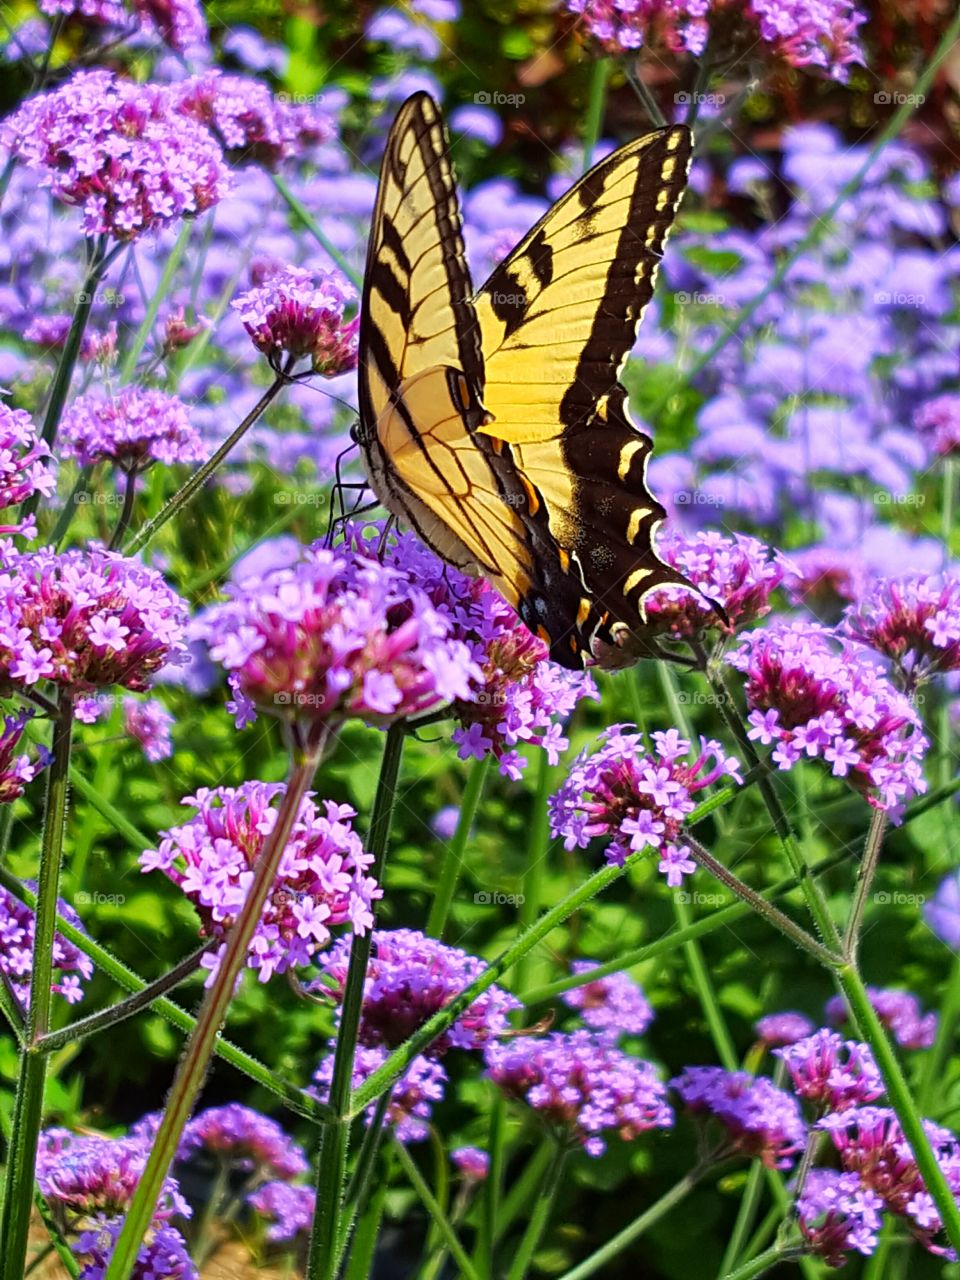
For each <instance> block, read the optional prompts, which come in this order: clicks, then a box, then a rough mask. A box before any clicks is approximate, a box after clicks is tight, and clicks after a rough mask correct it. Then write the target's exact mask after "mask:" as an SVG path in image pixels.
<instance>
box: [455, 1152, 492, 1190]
mask: <svg viewBox="0 0 960 1280" xmlns="http://www.w3.org/2000/svg"><path fill="white" fill-rule="evenodd" d="M450 1159H451V1160H452V1161H453V1163H454V1165H455V1166H456V1168H457V1170H458V1171H459V1173H460V1176H461V1177H462V1178H463V1180H464V1181H465V1182H469V1183H477V1182H483V1181H484V1180H485V1179H486V1178H487V1177H488V1175H489V1173H490V1154H489V1152H487V1151H481V1149H480V1148H479V1147H454V1149H453V1150H452V1151H451V1152H450Z"/></svg>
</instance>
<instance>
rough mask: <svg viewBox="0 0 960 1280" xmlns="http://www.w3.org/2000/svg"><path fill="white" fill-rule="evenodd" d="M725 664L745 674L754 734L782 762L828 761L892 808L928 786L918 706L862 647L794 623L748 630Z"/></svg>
mask: <svg viewBox="0 0 960 1280" xmlns="http://www.w3.org/2000/svg"><path fill="white" fill-rule="evenodd" d="M727 661H728V662H729V663H730V665H731V666H733V667H735V668H736V669H737V670H738V671H741V672H742V673H743V674H744V676H745V678H746V693H747V701H748V703H749V705H750V708H751V710H750V715H749V723H750V730H749V736H750V737H751V738H753V739H754V740H756V741H758V742H761V743H763V744H764V745H771V744H772V745H773V748H774V750H773V759H774V761H775V762H776V764H777V766H778V767H779V768H780V769H790V768H792V767H793V765H795V764H796V763H797V761H798V760H801V759H803V758H805V757H806V758H808V759H816V758H819V759H822V760H824V761H825V762H826V763H827V764H828V765H830V768H831V772H832V773H833V774H834V776H836V777H838V778H845V779H846V780H847V781H848V782H849V783H850V784H851V786H853V787H855V788H856V789H857V790H858V791H860V792H861V793H862V794H863V795H864V796H865V797H866V798H867V800H868V801H869V802H870V804H871V805H873V806H874V807H875V808H879V809H886V810H889V811H891V812H892V813H893V814H894V815H896V814H897V813H898V811H899V809H900V808H901V807H902V805H903V804H904V802H905V801H907V800H909V799H910V798H911V796H914V795H917V794H918V793H920V792H922V791H924V790H925V789H926V782H925V780H924V777H923V772H922V764H921V762H922V760H923V755H924V752H925V750H926V748H927V745H928V744H927V739H926V738H925V736H924V734H923V729H922V725H921V721H920V717H919V715H918V713H917V710H916V708H915V707H914V706H913V705H912V703H911V702H910V700H909V699H908V698H907V697H906V695H905V694H903V693H901V692H900V691H899V690H897V689H895V688H894V686H893V685H892V684H891V682H890V680H889V679H888V677H887V676H886V675H885V674H884V672H883V670H882V668H881V667H880V665H879V664H877V663H875V662H871V661H869V660H867V659H866V658H864V657H863V655H862V651H856V650H854V649H852V648H850V647H847V648H841V646H840V645H839V644H837V642H836V641H835V640H834V638H833V637H832V635H831V634H830V633H829V632H827V631H826V630H825V629H824V628H823V627H820V626H817V625H814V624H810V623H803V622H798V623H793V624H780V625H777V626H771V627H765V628H763V629H762V630H760V631H755V632H752V633H750V634H748V635H746V636H745V637H743V639H742V640H741V643H740V645H739V647H738V648H737V649H736V650H734V651H733V653H731V654H730V655H728V658H727Z"/></svg>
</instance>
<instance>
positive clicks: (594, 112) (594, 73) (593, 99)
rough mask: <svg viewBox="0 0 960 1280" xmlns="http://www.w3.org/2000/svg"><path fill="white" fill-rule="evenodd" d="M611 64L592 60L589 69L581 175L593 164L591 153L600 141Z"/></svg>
mask: <svg viewBox="0 0 960 1280" xmlns="http://www.w3.org/2000/svg"><path fill="white" fill-rule="evenodd" d="M612 69H613V62H612V60H611V59H610V58H594V60H593V66H592V67H591V69H590V96H589V98H588V99H587V115H586V119H585V120H584V125H583V157H582V159H581V161H580V172H581V174H583V173H586V172H587V170H588V169H589V168H590V167H591V166H592V164H593V153H594V151H595V150H596V147H597V143H598V141H599V140H600V133H601V130H602V129H603V113H604V109H605V107H606V105H607V85H608V84H609V83H610V72H611V70H612Z"/></svg>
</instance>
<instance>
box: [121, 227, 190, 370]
mask: <svg viewBox="0 0 960 1280" xmlns="http://www.w3.org/2000/svg"><path fill="white" fill-rule="evenodd" d="M195 225H196V224H195V223H194V221H193V219H192V218H185V219H184V220H183V223H182V224H181V227H180V234H179V235H178V236H177V238H176V241H175V242H174V245H173V248H172V249H171V250H170V254H169V256H168V257H167V260H166V262H165V263H164V265H163V274H162V275H161V276H160V281H159V283H158V285H157V287H156V289H155V290H154V292H153V294H152V295H151V298H150V301H149V302H148V303H147V309H146V311H145V312H144V316H143V320H142V321H141V322H140V328H139V329H138V330H137V332H136V333H135V334H134V338H133V342H132V343H131V344H130V350H129V351H128V352H127V354H126V356H125V357H124V360H123V364H121V366H120V373H119V381H120V385H121V386H123V385H125V384H126V383H128V382H129V381H130V379H131V378H132V377H133V375H134V372H135V371H136V367H137V361H138V360H139V359H140V356H141V354H142V353H143V348H144V347H145V346H146V345H147V339H148V338H149V337H150V334H151V333H152V332H153V326H154V325H155V324H156V321H157V315H158V314H159V311H160V305H161V303H162V302H163V300H164V298H166V296H167V294H168V293H169V292H170V286H171V285H172V284H173V277H174V276H175V275H176V273H177V269H178V267H179V266H180V263H181V261H182V259H183V255H184V252H185V251H186V248H187V241H188V240H189V239H190V236H191V233H192V232H193V229H194V226H195Z"/></svg>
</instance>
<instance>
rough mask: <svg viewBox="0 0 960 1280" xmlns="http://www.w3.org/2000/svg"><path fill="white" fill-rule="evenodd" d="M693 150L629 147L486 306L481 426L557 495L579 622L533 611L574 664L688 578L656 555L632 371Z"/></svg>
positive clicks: (656, 507)
mask: <svg viewBox="0 0 960 1280" xmlns="http://www.w3.org/2000/svg"><path fill="white" fill-rule="evenodd" d="M690 152H691V137H690V132H689V130H688V129H687V128H685V127H684V126H674V127H672V128H666V129H661V130H658V131H656V132H655V133H651V134H648V135H647V136H646V137H643V138H639V139H637V140H636V141H635V142H632V143H629V144H628V145H627V146H625V147H621V148H620V149H619V150H618V151H616V152H614V153H613V154H612V155H610V156H608V157H607V158H606V159H605V160H603V161H601V162H600V163H599V164H598V165H596V166H595V167H594V168H593V169H592V170H590V172H589V173H588V174H586V175H585V177H584V178H582V179H581V180H580V181H579V182H578V183H577V184H575V185H574V186H573V187H572V188H571V190H570V191H568V192H567V193H566V195H564V196H563V197H562V198H561V199H560V200H559V201H558V202H557V203H556V204H555V205H553V207H552V208H551V209H549V210H548V212H547V213H546V214H545V215H544V217H543V218H542V219H541V220H540V222H539V223H538V224H537V225H536V226H535V227H534V228H533V229H532V230H531V231H530V232H529V233H528V234H527V236H525V237H524V239H523V240H522V241H521V243H520V244H519V245H518V246H517V248H516V249H515V250H514V251H513V252H512V253H511V254H510V255H509V256H508V257H507V259H506V260H505V261H504V262H503V263H501V264H500V266H498V267H497V268H496V270H495V271H494V272H493V274H492V275H491V277H490V279H489V280H488V281H487V283H486V284H485V285H484V287H483V289H482V290H481V291H480V293H479V294H478V296H477V298H476V300H475V302H476V308H477V315H478V319H479V321H480V325H481V329H482V333H483V353H484V365H485V382H484V403H485V405H486V407H487V409H488V411H489V412H490V413H491V414H492V416H493V422H492V423H491V424H490V425H489V426H488V427H485V426H483V425H481V426H480V427H479V428H478V430H479V432H480V433H483V432H484V431H486V430H490V431H495V432H496V433H497V435H498V436H500V437H501V438H502V439H503V440H504V441H506V442H507V443H508V444H509V446H510V448H511V451H512V457H513V460H514V461H515V463H516V465H517V467H518V468H519V469H520V470H521V471H522V473H523V475H524V476H525V477H526V479H527V480H528V481H529V482H530V483H531V484H532V485H533V486H534V487H535V488H536V490H537V491H538V492H539V493H540V495H541V496H542V499H543V501H544V505H545V507H546V510H547V512H548V519H549V531H550V534H551V542H552V544H553V546H554V549H555V551H554V554H555V556H556V558H557V560H558V561H559V564H557V565H555V566H554V576H556V574H557V573H558V572H560V571H561V570H562V569H563V567H564V565H568V566H569V569H568V571H569V572H570V573H572V574H576V575H579V577H580V579H581V585H582V590H581V592H580V596H581V604H580V607H579V608H578V611H577V615H576V616H571V615H570V613H569V610H566V611H564V609H563V608H559V607H557V605H556V602H555V601H554V600H553V599H551V598H549V597H548V598H547V599H546V601H545V604H542V603H540V602H539V601H536V602H534V603H533V604H532V605H531V603H530V602H528V603H527V608H528V609H530V608H531V607H538V608H539V609H540V611H541V613H542V614H543V620H542V625H543V628H544V630H545V631H546V632H547V633H548V634H549V635H550V636H551V640H552V656H553V657H554V658H555V659H556V660H557V661H559V662H562V663H564V664H565V665H571V662H570V654H571V646H570V641H569V637H570V634H571V633H573V634H574V635H575V636H576V637H577V646H576V648H577V649H581V650H583V651H584V652H586V653H589V652H591V650H592V648H593V646H594V644H595V642H596V641H597V640H600V641H605V642H607V643H611V642H619V643H622V642H623V640H624V638H625V636H626V633H627V632H629V631H630V630H634V629H636V628H637V627H639V625H640V623H641V621H642V617H643V609H642V601H643V597H644V596H645V595H646V594H647V592H649V591H650V590H652V589H653V588H655V587H657V586H659V585H662V584H664V583H665V582H676V581H678V580H679V581H682V579H680V578H679V577H678V575H677V574H676V573H675V572H674V570H672V569H671V568H670V567H669V566H667V565H665V564H664V563H663V562H662V561H661V560H660V558H659V557H658V556H657V554H656V549H655V545H654V539H655V534H656V528H657V525H658V524H659V523H660V521H661V520H662V519H663V516H664V510H663V507H662V506H661V505H660V504H659V503H658V502H657V501H656V499H655V498H654V497H653V495H652V494H651V493H650V491H649V489H648V488H647V484H646V463H647V458H648V456H649V453H650V450H651V441H650V439H649V437H648V436H647V435H645V434H644V433H643V432H641V431H640V430H639V429H638V428H637V426H636V425H635V424H634V423H633V421H632V420H631V418H630V416H629V413H628V411H627V405H626V392H625V390H624V388H623V386H622V385H621V384H620V382H619V372H620V370H621V368H622V366H623V363H624V361H625V359H626V357H627V355H628V353H629V351H630V349H631V348H632V346H633V344H634V341H635V338H636V332H637V328H638V326H639V324H640V320H641V318H642V316H643V311H644V308H645V307H646V305H647V303H648V302H649V301H650V298H651V296H652V294H653V289H654V285H655V282H656V275H657V267H658V264H659V261H660V257H661V255H662V252H663V245H664V241H665V239H666V236H667V233H668V231H669V229H670V226H671V224H672V222H673V218H674V215H675V213H676V209H677V205H678V204H679V201H680V198H681V196H682V194H683V190H684V187H685V184H686V177H687V171H688V168H689V162H690ZM543 568H544V566H542V565H541V571H542V570H543ZM538 589H540V590H542V588H538V587H536V586H535V591H536V590H538ZM567 594H569V593H567ZM585 604H589V608H586V607H585Z"/></svg>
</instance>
